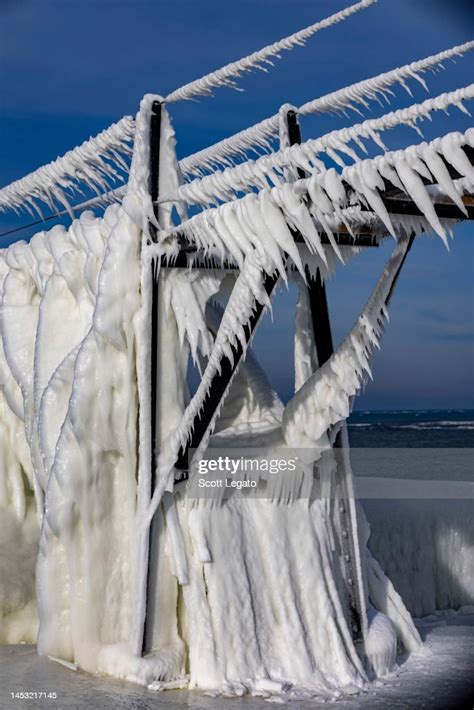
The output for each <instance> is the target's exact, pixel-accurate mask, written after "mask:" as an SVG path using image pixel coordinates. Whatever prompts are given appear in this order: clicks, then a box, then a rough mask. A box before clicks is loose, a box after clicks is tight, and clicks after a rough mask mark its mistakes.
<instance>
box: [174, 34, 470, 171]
mask: <svg viewBox="0 0 474 710" xmlns="http://www.w3.org/2000/svg"><path fill="white" fill-rule="evenodd" d="M473 48H474V41H471V42H466V43H465V44H461V45H458V46H456V47H452V48H451V49H447V50H444V51H443V52H438V54H433V55H432V56H430V57H425V58H424V59H419V60H417V61H415V62H411V63H410V64H406V65H405V66H402V67H398V68H396V69H392V70H390V71H388V72H384V73H382V74H379V75H378V76H374V77H372V78H370V79H365V80H363V81H359V82H357V83H356V84H352V85H351V86H347V87H345V88H343V89H338V90H337V91H332V92H331V93H330V94H326V95H325V96H321V97H319V98H317V99H313V100H312V101H308V102H307V103H305V104H303V105H302V106H300V107H299V108H298V109H297V112H298V113H299V114H301V115H309V114H313V113H328V112H341V111H346V110H348V109H351V110H353V111H356V112H358V113H360V114H361V115H362V112H361V110H360V109H359V108H358V106H357V104H359V105H360V106H362V107H363V108H369V101H380V100H381V99H382V98H383V99H385V100H386V101H387V102H388V103H389V102H390V99H389V96H390V94H392V93H393V92H392V91H391V90H390V87H391V86H393V85H394V84H397V83H398V84H401V85H402V86H403V88H404V89H405V90H406V91H407V92H408V93H409V94H411V91H410V88H409V86H408V85H407V83H406V82H407V80H409V79H414V80H416V81H419V82H420V83H421V84H422V85H423V86H424V87H425V88H426V89H428V87H427V85H426V82H425V81H424V79H423V78H422V76H421V74H423V73H424V72H426V71H427V70H429V69H431V70H434V69H436V68H437V67H440V66H442V63H443V62H445V61H447V60H449V59H453V58H455V57H459V56H462V55H463V54H465V53H466V52H469V51H471V50H472V49H473ZM278 125H279V114H275V115H274V116H270V117H269V118H266V119H264V120H263V121H260V122H259V123H257V124H255V125H254V126H251V127H250V128H246V129H244V130H243V131H240V132H239V133H236V134H235V135H233V136H230V137H229V138H224V139H223V140H222V141H219V142H218V143H215V144H214V145H211V146H209V147H208V148H204V149H203V150H200V151H198V152H197V153H194V154H193V155H190V156H188V157H186V158H183V160H181V161H180V169H181V172H182V173H183V175H188V176H192V175H194V176H200V175H202V174H203V173H205V172H209V171H211V170H216V169H218V168H219V167H222V166H224V167H225V166H228V165H232V164H233V162H234V160H235V159H236V158H241V157H243V156H246V154H247V152H248V151H251V150H253V151H254V152H258V151H261V150H264V151H269V150H271V146H272V139H273V138H274V137H275V136H276V134H277V132H278Z"/></svg>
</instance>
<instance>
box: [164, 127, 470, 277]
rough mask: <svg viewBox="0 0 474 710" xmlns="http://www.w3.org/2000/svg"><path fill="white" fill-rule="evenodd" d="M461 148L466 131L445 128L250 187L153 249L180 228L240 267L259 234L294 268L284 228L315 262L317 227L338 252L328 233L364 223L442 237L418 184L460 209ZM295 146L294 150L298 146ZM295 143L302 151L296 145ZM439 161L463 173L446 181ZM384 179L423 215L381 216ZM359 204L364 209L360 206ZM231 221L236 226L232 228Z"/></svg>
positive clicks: (463, 185) (442, 227) (464, 168)
mask: <svg viewBox="0 0 474 710" xmlns="http://www.w3.org/2000/svg"><path fill="white" fill-rule="evenodd" d="M465 146H470V147H474V129H469V130H467V131H466V132H465V133H458V132H453V133H449V134H447V135H445V136H443V137H441V138H436V139H435V140H433V141H431V142H430V143H421V144H419V145H414V146H410V147H409V148H407V149H405V150H400V151H393V152H388V153H385V154H384V155H381V156H377V157H376V158H373V159H367V160H362V161H359V162H357V163H355V164H354V165H351V166H348V167H346V168H344V170H343V171H342V173H338V172H337V171H336V170H335V169H334V168H330V169H329V170H324V171H320V172H314V173H313V175H311V177H309V178H304V179H300V180H297V181H296V182H293V183H289V184H284V185H281V186H279V187H274V188H271V189H270V188H267V189H262V190H260V192H258V193H253V192H251V193H249V194H248V195H245V196H244V197H242V198H237V199H234V200H232V201H228V202H226V203H225V204H224V205H220V206H218V207H214V208H211V209H208V210H205V211H204V212H201V213H198V214H197V215H195V216H194V217H192V218H191V219H189V220H187V221H185V222H183V223H182V224H180V225H179V226H178V227H175V228H173V229H172V230H168V231H163V232H162V233H161V236H160V241H161V245H160V247H159V250H161V253H164V252H165V251H166V247H167V244H170V245H174V246H175V247H176V235H177V234H182V235H184V236H185V237H187V238H188V240H189V241H190V242H192V243H194V244H195V245H196V246H197V247H199V248H200V249H202V250H203V251H204V253H209V252H211V251H212V252H213V253H214V254H217V255H218V256H220V257H221V258H222V259H224V258H228V257H230V258H231V259H234V260H235V262H236V263H237V264H238V265H241V264H242V262H243V259H244V257H245V254H246V253H248V252H249V251H250V250H251V249H253V248H257V247H259V248H262V245H263V243H264V242H263V241H262V240H263V239H265V240H266V241H265V248H266V249H272V250H273V251H275V250H277V249H281V250H283V251H286V252H287V253H288V254H289V255H290V257H291V258H292V259H293V258H296V261H295V265H296V266H297V267H298V269H299V270H300V271H301V270H302V267H301V261H300V259H299V253H298V252H297V250H296V251H295V245H294V241H293V236H292V234H291V232H290V228H293V229H294V230H297V231H299V232H300V233H301V236H302V237H303V239H304V241H305V243H306V246H307V247H308V248H309V250H310V252H311V253H315V254H318V256H319V257H320V258H321V260H322V261H323V262H324V261H325V259H326V256H327V252H326V251H325V250H324V249H323V246H322V244H321V238H320V232H324V233H325V234H326V235H327V237H328V239H329V242H330V244H331V245H332V248H333V250H334V252H335V253H336V254H337V255H338V256H339V255H340V249H339V247H338V245H337V244H336V241H335V239H334V232H335V231H338V228H340V226H341V225H344V226H345V227H346V228H347V229H348V230H349V232H351V233H355V232H357V231H359V228H360V227H361V226H362V225H369V226H370V227H371V229H373V230H374V232H375V233H377V232H379V233H383V232H385V233H386V232H387V231H388V232H389V233H390V234H392V235H394V236H395V234H396V226H397V225H400V224H402V226H406V225H407V221H410V224H411V225H412V226H413V229H414V231H416V233H419V232H420V231H430V230H431V229H433V230H434V231H435V232H436V233H437V234H438V235H439V236H440V237H441V238H442V239H443V240H446V226H448V230H449V223H446V221H445V220H440V219H439V218H438V216H437V214H436V212H435V208H434V206H433V202H432V197H431V193H430V192H429V186H425V185H424V183H423V179H425V180H426V179H428V180H430V181H433V182H436V183H437V184H438V186H439V190H440V191H442V193H443V194H444V195H445V196H446V197H447V198H448V199H450V200H452V201H453V202H454V203H455V204H456V206H457V207H458V208H459V209H460V210H461V211H464V212H465V206H464V204H463V202H462V200H461V197H462V195H463V194H465V192H466V191H467V190H472V185H473V183H474V168H473V166H472V165H471V162H470V160H469V159H468V157H467V155H466V153H465V151H464V147H465ZM295 148H296V149H297V150H298V149H299V148H300V146H295ZM295 148H292V149H291V150H295ZM301 148H302V149H303V150H305V146H304V145H303V146H301ZM293 164H294V165H296V166H298V167H303V165H304V167H305V168H306V169H308V165H309V163H308V162H306V161H305V162H304V163H303V161H302V160H298V161H297V160H295V161H294V163H293ZM446 164H447V165H450V166H452V167H453V168H454V169H455V170H456V171H457V172H458V173H459V174H460V175H461V176H462V178H463V179H459V180H454V179H452V178H451V176H450V174H449V172H448V169H447V167H446ZM309 167H311V166H309ZM384 181H389V182H390V183H391V184H392V185H394V186H395V187H396V188H398V189H399V190H400V192H401V193H402V195H403V196H407V197H409V198H410V199H411V200H413V202H414V203H415V205H416V207H418V209H419V210H420V211H421V213H422V215H423V217H422V218H420V217H417V216H416V215H413V217H410V218H408V216H402V215H396V214H395V215H394V214H391V215H389V214H388V212H387V209H386V207H385V205H384V203H383V201H382V198H381V195H380V193H381V192H382V191H383V190H384V189H385V182H384ZM308 197H309V200H308ZM361 207H363V208H365V209H367V208H368V209H370V210H371V212H364V211H363V210H362V209H361ZM377 222H378V225H377ZM236 225H239V227H240V229H239V232H237V231H236ZM237 233H238V234H239V237H238V239H237V238H236V234H237ZM262 235H263V236H262Z"/></svg>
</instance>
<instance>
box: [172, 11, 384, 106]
mask: <svg viewBox="0 0 474 710" xmlns="http://www.w3.org/2000/svg"><path fill="white" fill-rule="evenodd" d="M375 2H376V0H361V2H357V3H355V5H351V6H350V7H347V8H345V9H344V10H341V11H340V12H337V13H335V14H333V15H330V17H327V18H325V19H324V20H321V21H320V22H316V23H314V24H313V25H310V26H309V27H305V28H304V29H302V30H300V31H299V32H295V33H294V34H292V35H289V36H288V37H284V38H283V39H281V40H279V41H278V42H274V43H273V44H270V45H268V46H267V47H264V48H263V49H260V50H258V51H257V52H253V53H252V54H250V55H249V56H247V57H243V58H242V59H239V60H238V61H236V62H231V63H230V64H227V65H226V66H225V67H222V68H221V69H217V70H216V71H214V72H212V73H211V74H207V75H206V76H204V77H202V78H201V79H196V80H195V81H192V82H190V83H189V84H185V85H184V86H182V87H180V88H179V89H176V90H175V91H173V92H172V93H171V94H168V96H167V97H166V102H167V103H172V102H173V101H183V100H186V99H191V98H193V97H196V96H209V95H212V90H213V89H215V88H218V87H221V86H229V87H231V88H233V89H237V88H238V86H237V79H238V78H239V77H240V76H241V75H242V74H245V73H246V72H249V71H253V70H254V69H260V70H262V71H267V70H268V67H269V66H272V64H273V61H272V60H273V59H279V58H280V53H281V52H283V51H289V50H291V49H293V48H294V47H296V46H303V45H304V44H305V42H306V40H308V39H309V38H310V37H312V36H313V35H314V34H316V32H319V31H320V30H324V29H326V28H327V27H331V26H332V25H335V24H337V23H338V22H341V21H342V20H345V19H346V18H347V17H350V16H351V15H353V14H354V13H355V12H358V11H359V10H363V9H364V8H366V7H369V5H373V4H374V3H375Z"/></svg>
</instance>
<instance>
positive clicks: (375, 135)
mask: <svg viewBox="0 0 474 710" xmlns="http://www.w3.org/2000/svg"><path fill="white" fill-rule="evenodd" d="M472 98H474V84H471V85H470V86H468V87H465V88H462V89H457V90H456V91H452V92H449V93H445V94H441V95H440V96H437V97H436V98H433V99H427V100H426V101H423V102H422V103H421V104H413V105H412V106H409V107H408V108H405V109H400V110H398V111H392V112H391V113H388V114H386V115H384V116H381V117H380V118H376V119H370V120H367V121H364V122H363V123H359V124H355V125H354V126H350V127H349V128H342V129H340V130H337V131H331V133H327V134H326V135H324V136H321V137H320V138H316V139H311V140H308V141H305V142H304V143H301V144H300V145H293V146H290V147H288V148H284V149H283V150H279V151H277V152H276V153H273V154H271V155H264V156H262V157H261V158H259V159H258V160H248V161H247V162H245V163H242V164H240V165H237V166H235V167H232V168H226V169H225V170H223V171H222V172H215V173H213V174H212V175H207V176H205V177H203V178H198V179H195V180H193V181H192V182H190V183H187V184H186V185H184V186H182V187H181V188H179V190H177V191H176V192H174V193H170V194H168V195H166V194H163V195H162V196H161V198H160V201H162V202H166V201H170V200H172V201H175V200H183V201H184V202H187V203H190V204H204V205H208V204H216V203H217V202H219V201H223V200H226V199H229V197H231V196H232V195H233V194H235V193H238V192H249V191H250V190H253V189H254V188H255V187H257V188H259V189H260V188H263V187H268V185H269V184H270V185H272V184H273V185H279V184H281V183H282V171H283V170H284V169H285V168H287V167H291V166H294V167H299V168H302V169H303V170H306V171H309V172H313V171H314V169H315V168H316V169H319V170H321V169H324V163H323V162H322V160H321V159H320V158H318V155H320V154H321V153H326V155H328V156H329V157H330V158H331V159H332V160H334V161H335V162H336V164H338V165H339V166H341V167H344V166H345V162H344V160H343V159H342V157H341V155H339V153H342V154H345V155H347V156H348V157H349V158H350V159H351V160H353V161H357V160H359V156H358V154H357V152H356V151H355V150H354V148H352V147H351V146H350V145H349V144H350V143H351V142H354V144H355V145H356V146H357V147H358V148H359V149H360V151H361V152H367V151H366V148H365V146H364V144H363V142H362V139H363V138H366V139H371V140H373V141H374V142H375V143H376V144H377V145H378V146H379V147H381V148H382V149H383V150H384V151H385V150H386V146H385V145H384V144H383V142H382V140H381V137H380V132H382V131H385V130H388V129H391V128H395V127H396V126H400V125H403V124H405V125H408V126H411V127H413V128H415V129H416V130H417V131H418V132H419V129H418V127H417V122H418V121H419V120H422V119H424V118H426V117H427V116H429V114H430V113H431V112H432V111H445V110H446V109H447V108H448V107H449V106H453V105H454V106H457V107H458V108H459V109H460V110H462V111H464V112H465V113H468V111H467V109H466V108H465V107H464V105H463V101H466V100H470V99H472ZM336 151H339V152H336Z"/></svg>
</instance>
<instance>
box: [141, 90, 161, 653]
mask: <svg viewBox="0 0 474 710" xmlns="http://www.w3.org/2000/svg"><path fill="white" fill-rule="evenodd" d="M160 139H161V103H160V102H159V101H154V102H153V103H152V106H151V118H150V180H149V191H150V196H151V200H152V203H153V212H154V215H155V217H156V219H157V220H158V205H157V200H158V195H159V188H160ZM149 233H150V239H151V242H155V243H156V241H157V228H156V226H155V225H154V224H150V225H149ZM150 268H151V323H150V328H151V334H150V339H151V343H150V407H151V411H150V442H151V447H150V482H151V483H150V498H151V497H152V495H153V491H154V490H155V483H156V457H157V450H156V421H157V412H156V407H157V382H158V377H157V371H156V368H157V360H158V290H159V286H158V274H157V272H158V263H157V259H156V258H154V259H153V260H152V263H151V267H150ZM153 529H154V519H153V520H152V522H151V525H150V533H149V540H148V559H147V579H146V612H145V620H144V627H143V637H142V654H144V653H145V652H146V651H147V648H146V646H147V637H148V632H149V623H150V618H149V608H148V607H149V600H150V598H151V592H152V587H153V584H152V579H151V574H150V568H151V564H150V560H151V559H152V553H153V540H154V534H153Z"/></svg>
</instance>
